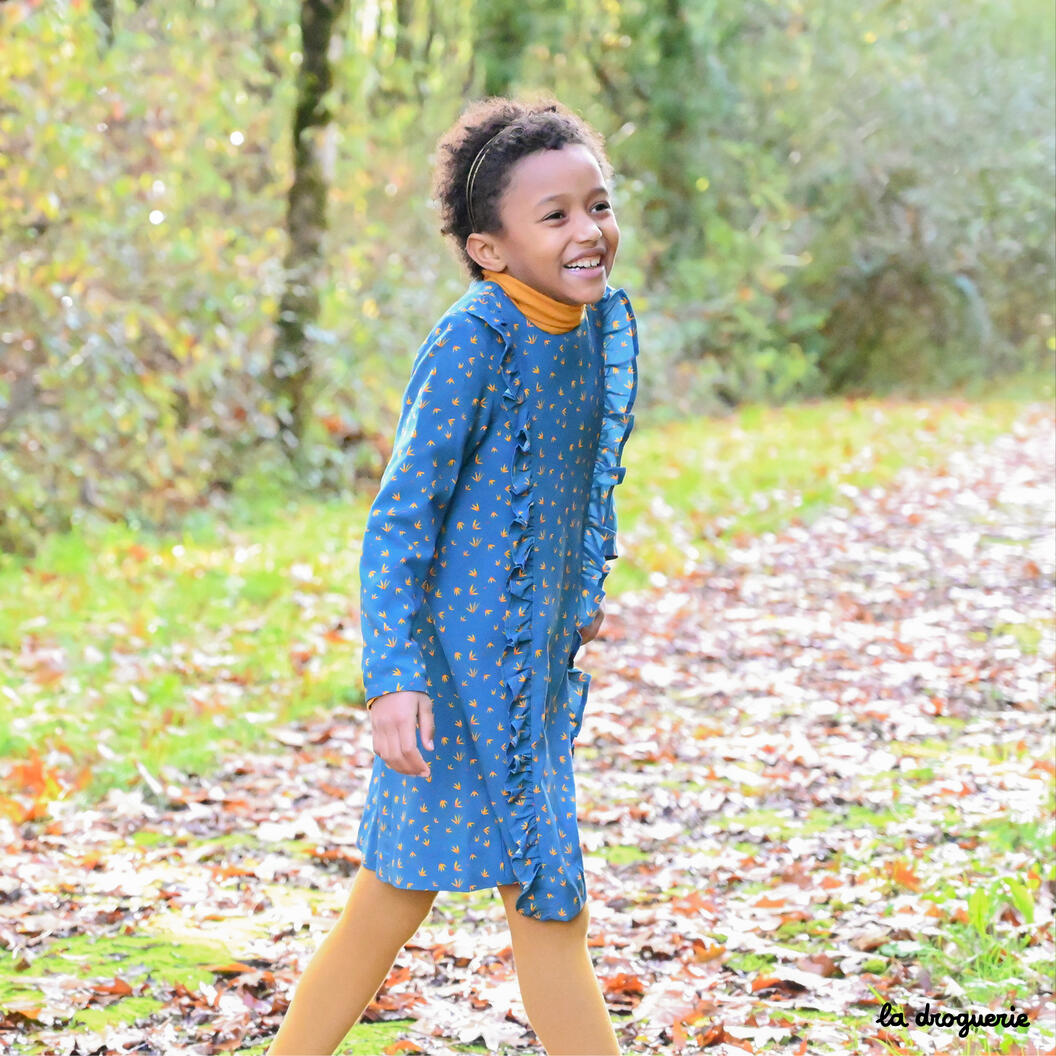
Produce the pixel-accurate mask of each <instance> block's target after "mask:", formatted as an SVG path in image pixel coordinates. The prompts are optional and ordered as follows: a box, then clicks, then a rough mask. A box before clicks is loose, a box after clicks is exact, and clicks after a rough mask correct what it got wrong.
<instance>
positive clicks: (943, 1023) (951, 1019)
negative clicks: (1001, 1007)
mask: <svg viewBox="0 0 1056 1056" xmlns="http://www.w3.org/2000/svg"><path fill="white" fill-rule="evenodd" d="M876 1022H877V1023H878V1024H879V1025H880V1026H881V1027H905V1026H908V1025H909V1024H907V1023H906V1017H905V1016H904V1015H903V1014H902V1012H901V1010H899V1011H897V1012H894V1011H892V1005H891V1003H890V1002H889V1001H885V1002H884V1007H883V1008H881V1009H880V1015H878V1016H877V1017H876ZM913 1022H914V1023H915V1024H916V1025H917V1026H918V1027H957V1028H958V1030H957V1036H958V1037H961V1038H966V1037H968V1031H970V1030H978V1029H979V1028H980V1027H1029V1026H1030V1017H1029V1016H1028V1015H1027V1014H1026V1012H1016V1006H1015V1005H1010V1006H1009V1010H1008V1011H1007V1012H982V1013H976V1012H943V1011H942V1010H941V1009H936V1010H935V1011H934V1012H932V1010H931V1002H930V1001H929V1002H928V1003H927V1004H926V1005H925V1006H924V1007H923V1008H922V1009H921V1010H920V1011H919V1012H917V1014H916V1015H915V1016H914V1017H913Z"/></svg>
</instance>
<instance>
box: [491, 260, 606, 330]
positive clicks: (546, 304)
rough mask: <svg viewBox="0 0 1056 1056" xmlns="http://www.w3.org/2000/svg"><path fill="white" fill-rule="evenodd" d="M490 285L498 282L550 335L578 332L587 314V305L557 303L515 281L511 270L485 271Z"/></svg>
mask: <svg viewBox="0 0 1056 1056" xmlns="http://www.w3.org/2000/svg"><path fill="white" fill-rule="evenodd" d="M483 271H484V278H485V279H486V280H487V281H488V282H495V283H498V285H499V286H501V287H502V288H503V289H504V290H505V291H506V296H507V297H509V298H510V300H511V301H513V303H514V304H515V305H516V306H517V307H518V308H519V309H520V310H521V311H522V312H523V313H524V314H525V316H526V317H527V318H528V319H529V320H530V321H531V322H533V323H535V325H536V326H537V327H539V329H540V330H545V331H546V332H547V333H548V334H567V333H568V332H569V331H570V330H575V329H576V327H577V326H579V324H580V323H581V322H583V316H584V315H585V314H586V305H585V304H565V303H564V302H562V301H555V300H554V298H553V297H548V296H547V295H546V294H545V293H540V292H539V291H538V290H537V289H535V287H533V286H529V285H528V284H527V283H526V282H521V280H520V279H515V278H514V277H513V276H512V275H511V274H510V273H509V272H508V271H489V270H488V269H487V268H484V269H483Z"/></svg>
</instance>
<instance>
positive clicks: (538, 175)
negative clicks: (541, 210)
mask: <svg viewBox="0 0 1056 1056" xmlns="http://www.w3.org/2000/svg"><path fill="white" fill-rule="evenodd" d="M604 186H605V177H604V176H603V175H602V172H601V166H600V165H598V161H597V158H595V157H594V155H593V153H592V152H591V150H590V148H589V147H588V146H586V145H585V144H583V143H566V144H565V145H564V146H563V147H560V148H558V149H557V150H537V151H535V153H533V154H527V155H525V156H524V157H523V158H520V159H519V160H518V161H517V162H515V163H514V165H513V167H512V168H511V169H510V182H509V183H508V184H507V187H506V192H505V194H504V195H503V197H504V198H506V199H507V200H509V201H516V202H517V203H518V204H526V205H529V206H531V205H534V204H535V203H536V202H537V201H539V200H540V199H542V198H546V197H549V196H550V195H556V194H570V195H581V194H586V193H588V192H589V191H590V190H591V189H592V188H594V187H604Z"/></svg>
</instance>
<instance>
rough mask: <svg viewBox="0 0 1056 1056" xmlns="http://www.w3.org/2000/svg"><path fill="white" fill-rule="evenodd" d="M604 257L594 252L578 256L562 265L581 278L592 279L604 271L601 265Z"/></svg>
mask: <svg viewBox="0 0 1056 1056" xmlns="http://www.w3.org/2000/svg"><path fill="white" fill-rule="evenodd" d="M604 259H605V258H604V257H603V256H602V255H601V254H600V253H595V254H593V255H592V256H589V257H579V258H578V259H576V260H572V261H569V263H568V264H565V265H564V270H565V271H568V272H571V273H572V274H573V275H575V276H577V277H578V278H582V279H594V278H597V277H598V276H599V275H603V274H604V273H605V268H604V266H603V263H602V262H603V261H604Z"/></svg>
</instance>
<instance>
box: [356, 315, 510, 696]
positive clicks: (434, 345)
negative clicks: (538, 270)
mask: <svg viewBox="0 0 1056 1056" xmlns="http://www.w3.org/2000/svg"><path fill="white" fill-rule="evenodd" d="M493 351H494V339H493V337H491V336H490V333H489V331H488V330H487V328H486V326H485V325H484V324H483V323H481V322H479V321H478V320H476V319H475V318H474V317H473V316H470V315H462V316H455V317H453V318H452V319H446V320H441V323H440V324H439V325H438V326H437V327H436V329H435V330H433V332H432V334H430V336H429V337H428V338H427V339H426V341H425V342H424V343H423V344H422V346H421V348H420V349H419V350H418V353H417V355H416V356H415V360H414V366H413V367H412V370H411V377H410V381H409V382H408V383H407V388H406V390H405V392H404V395H403V405H402V407H401V409H400V418H399V422H398V424H397V426H396V439H395V443H394V445H393V450H392V456H391V457H390V459H389V463H388V465H387V466H386V468H385V472H384V474H383V475H382V479H381V485H380V488H379V490H378V494H377V496H376V497H375V499H374V502H373V503H372V505H371V507H370V513H369V514H368V516H367V524H366V529H365V531H364V534H363V552H362V555H361V557H360V562H359V577H360V625H361V629H362V635H363V662H362V663H363V686H364V689H365V692H366V698H367V702H368V703H367V706H368V708H369V706H370V705H371V704H373V702H374V698H376V697H379V696H381V695H382V694H383V693H395V692H400V691H406V690H412V691H417V692H420V693H426V692H428V686H427V682H426V671H425V662H424V660H423V657H422V652H421V648H420V647H419V645H418V643H417V642H416V641H415V640H414V637H413V635H412V628H413V625H414V619H415V616H416V614H417V613H418V610H419V609H420V608H421V605H422V600H423V596H424V591H423V583H424V582H425V578H426V574H427V572H428V570H429V565H430V563H431V562H432V559H433V554H434V551H435V547H436V540H437V536H438V535H439V533H440V529H441V527H442V525H443V520H444V514H445V511H446V508H447V504H448V502H449V501H450V498H451V496H452V494H453V493H454V490H455V487H456V485H457V482H458V478H459V474H460V471H461V469H462V466H463V464H464V462H465V461H466V460H467V458H469V457H471V455H472V452H473V450H474V449H475V448H476V447H477V445H478V444H479V443H480V442H481V441H482V440H483V439H484V437H485V435H486V433H487V428H488V417H489V414H490V406H491V402H492V393H493V390H494V389H495V386H494V384H493V379H492V378H491V376H490V368H489V362H490V359H491V353H492V352H493Z"/></svg>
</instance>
